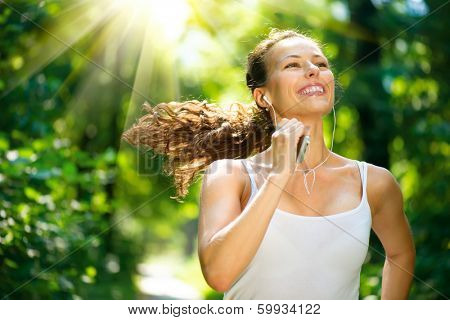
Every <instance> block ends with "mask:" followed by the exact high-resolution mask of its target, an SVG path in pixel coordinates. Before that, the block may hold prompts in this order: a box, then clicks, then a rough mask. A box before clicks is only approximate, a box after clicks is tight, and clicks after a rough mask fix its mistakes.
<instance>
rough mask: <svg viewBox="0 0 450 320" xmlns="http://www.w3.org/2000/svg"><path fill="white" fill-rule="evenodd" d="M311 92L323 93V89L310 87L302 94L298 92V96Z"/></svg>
mask: <svg viewBox="0 0 450 320" xmlns="http://www.w3.org/2000/svg"><path fill="white" fill-rule="evenodd" d="M311 92H320V93H323V88H322V87H319V86H311V87H308V88H307V89H305V90H303V91H302V92H300V94H308V93H311Z"/></svg>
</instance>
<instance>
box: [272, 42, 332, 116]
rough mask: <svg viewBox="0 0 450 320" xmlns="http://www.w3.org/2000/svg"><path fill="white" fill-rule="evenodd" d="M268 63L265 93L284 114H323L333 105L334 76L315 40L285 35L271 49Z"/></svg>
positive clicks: (281, 113) (278, 110)
mask: <svg viewBox="0 0 450 320" xmlns="http://www.w3.org/2000/svg"><path fill="white" fill-rule="evenodd" d="M266 66H267V74H268V81H267V84H266V86H265V88H266V89H267V90H266V91H265V92H266V96H268V98H269V99H270V101H271V102H272V105H273V106H274V108H275V109H276V111H277V113H278V114H280V115H281V116H282V117H284V118H292V117H293V116H294V115H298V116H300V117H301V116H302V115H303V116H309V115H312V114H320V115H324V114H327V113H328V112H329V111H330V110H331V108H332V107H333V104H334V76H333V73H332V72H331V70H330V69H329V64H328V60H327V58H326V57H325V56H324V54H323V53H322V51H321V50H320V49H319V48H318V47H317V45H316V44H315V43H313V42H311V41H309V40H307V39H302V38H299V37H296V38H288V39H284V40H282V41H280V42H278V43H277V44H275V45H274V46H273V47H272V48H271V49H270V50H269V52H268V55H267V57H266ZM266 105H267V103H266Z"/></svg>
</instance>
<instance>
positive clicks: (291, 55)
mask: <svg viewBox="0 0 450 320" xmlns="http://www.w3.org/2000/svg"><path fill="white" fill-rule="evenodd" d="M301 57H302V56H299V55H298V54H290V55H288V56H286V57H284V58H282V59H280V61H278V63H281V62H282V61H283V60H285V59H287V58H301ZM313 58H324V57H323V56H321V55H320V54H315V55H313ZM325 60H326V58H325ZM327 62H328V61H327Z"/></svg>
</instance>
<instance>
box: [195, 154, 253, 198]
mask: <svg viewBox="0 0 450 320" xmlns="http://www.w3.org/2000/svg"><path fill="white" fill-rule="evenodd" d="M203 182H204V183H203V184H204V185H206V186H212V187H217V186H218V185H220V186H221V187H226V186H228V187H234V188H236V187H237V188H238V189H239V187H242V186H244V183H245V179H244V177H243V176H242V164H241V163H240V161H239V160H234V159H220V160H216V161H213V162H212V163H211V164H210V165H209V166H208V168H207V169H206V171H205V175H204V177H203ZM228 190H229V189H228ZM222 191H223V190H222Z"/></svg>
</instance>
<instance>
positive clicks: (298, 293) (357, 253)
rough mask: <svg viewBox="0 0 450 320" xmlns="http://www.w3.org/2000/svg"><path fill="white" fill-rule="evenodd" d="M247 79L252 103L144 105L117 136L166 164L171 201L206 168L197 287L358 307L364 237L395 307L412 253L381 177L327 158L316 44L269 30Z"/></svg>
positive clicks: (394, 191)
mask: <svg viewBox="0 0 450 320" xmlns="http://www.w3.org/2000/svg"><path fill="white" fill-rule="evenodd" d="M246 80H247V86H248V88H249V89H250V90H251V93H252V96H253V98H254V103H252V104H249V105H244V104H242V103H234V104H232V105H231V106H229V108H221V107H218V106H216V105H214V104H208V103H206V101H202V102H200V101H197V100H191V101H187V102H182V103H179V102H170V103H160V104H158V105H156V106H155V107H154V108H152V107H151V106H150V105H148V104H145V105H144V107H145V109H146V110H147V111H148V114H147V115H145V116H143V117H142V118H140V119H139V120H138V122H137V123H136V124H134V125H133V126H132V127H131V128H130V129H128V130H127V131H126V132H125V133H124V134H123V139H124V140H126V141H127V142H129V143H130V144H132V145H134V146H142V147H146V148H151V149H153V150H154V151H155V152H156V153H159V154H163V155H165V156H167V159H168V161H167V162H166V163H165V165H166V166H165V171H166V173H168V174H172V175H173V176H174V178H175V185H176V188H177V196H178V197H177V198H176V199H177V200H179V198H182V197H184V196H185V195H186V194H187V189H188V186H189V184H190V183H191V182H192V181H193V180H194V179H195V177H196V174H198V173H199V172H201V171H203V170H204V169H207V170H206V172H205V175H204V178H203V185H202V190H201V196H200V207H201V210H200V211H201V212H200V217H199V228H198V253H199V258H200V264H201V268H202V272H203V275H204V277H205V280H206V281H207V282H208V284H209V285H210V286H211V287H212V288H214V289H216V290H217V291H221V292H225V295H224V299H308V300H309V299H358V298H359V276H360V271H361V266H362V264H363V262H364V260H365V256H366V254H367V249H368V246H369V236H370V230H371V227H372V228H373V230H374V231H375V233H376V234H377V236H378V237H379V238H380V240H381V242H382V244H383V246H384V249H385V251H386V253H387V260H386V264H385V269H384V273H383V288H382V290H383V292H382V299H404V298H406V297H407V295H408V291H409V287H410V284H411V279H412V272H413V265H414V257H415V251H414V244H413V241H412V237H411V233H410V230H409V225H408V222H407V219H406V217H405V214H404V212H403V202H402V195H401V191H400V189H399V186H398V184H397V183H396V181H395V179H394V178H393V176H392V175H391V174H390V172H389V171H388V170H386V169H384V168H381V167H377V166H374V165H372V164H368V163H366V162H364V161H357V160H353V159H347V158H345V157H343V156H341V155H338V154H336V153H334V152H332V150H329V149H328V148H327V146H326V144H325V141H324V134H323V117H324V116H325V115H327V114H328V113H329V112H330V111H331V110H333V111H334V96H335V95H334V90H335V81H334V75H333V72H332V70H331V69H330V67H329V62H328V59H327V58H326V57H325V55H324V54H323V52H322V50H321V46H320V45H319V43H318V42H317V41H315V40H314V39H312V38H310V37H308V36H306V35H304V34H301V33H299V32H297V31H295V30H277V29H273V30H272V31H271V32H270V33H269V36H268V37H267V38H266V39H264V40H263V41H261V42H260V43H259V44H258V45H257V46H256V47H255V49H254V50H253V51H252V52H250V53H249V55H248V60H247V72H246ZM270 111H272V112H270ZM306 135H308V136H309V137H310V139H309V140H310V147H308V149H307V152H306V156H305V157H304V158H302V159H303V160H301V161H300V162H297V160H296V159H297V156H298V154H297V153H298V150H299V149H298V146H299V145H300V143H299V141H300V139H301V138H302V139H304V136H306ZM331 145H333V144H331ZM300 149H301V150H302V149H303V148H300ZM331 149H332V147H331ZM236 159H239V161H237V160H236ZM299 171H302V172H303V177H301V176H299V175H298V174H297V172H299ZM316 171H317V172H316ZM305 172H306V173H305ZM309 173H313V174H312V175H311V176H310V175H309ZM308 178H309V179H310V180H311V178H312V183H311V187H308V184H309V183H308V181H307V179H308ZM313 187H314V189H313ZM310 188H311V190H310Z"/></svg>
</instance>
